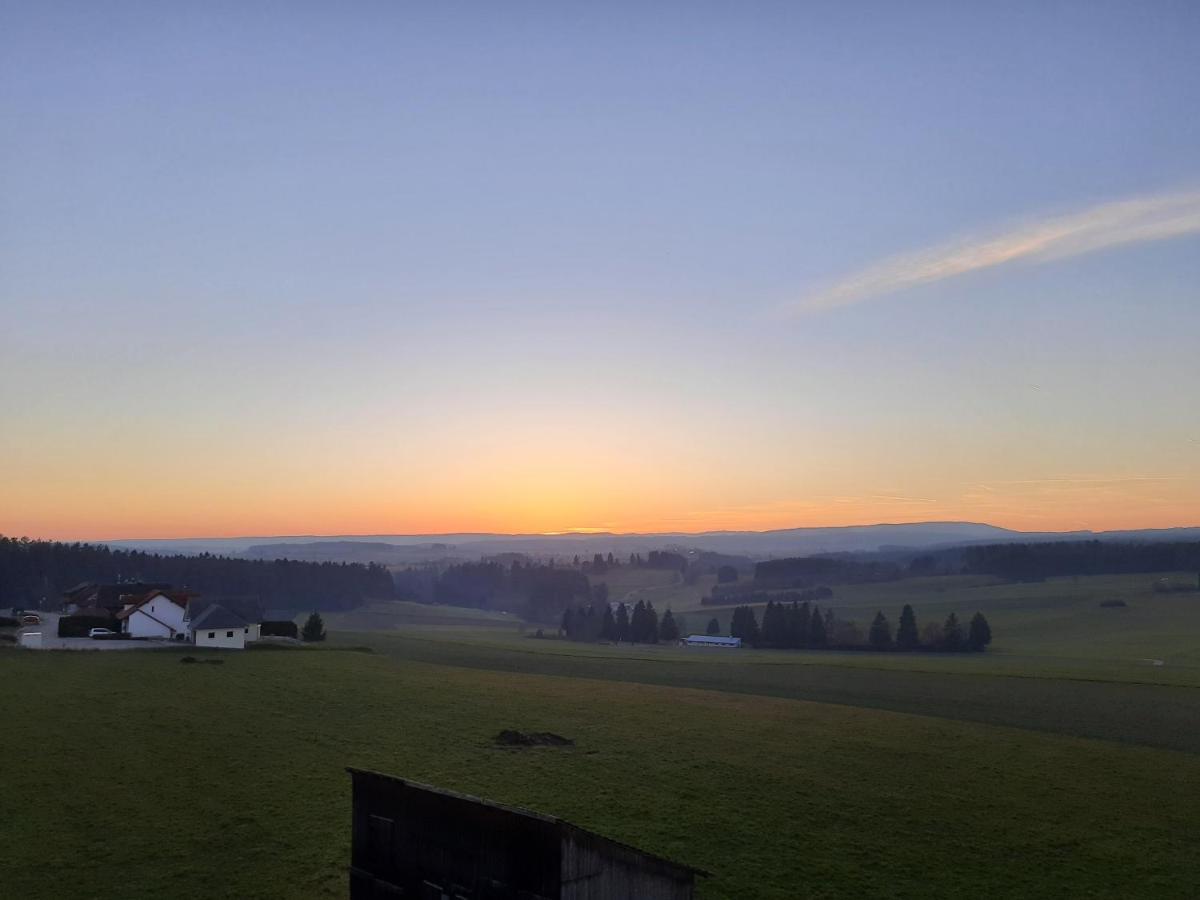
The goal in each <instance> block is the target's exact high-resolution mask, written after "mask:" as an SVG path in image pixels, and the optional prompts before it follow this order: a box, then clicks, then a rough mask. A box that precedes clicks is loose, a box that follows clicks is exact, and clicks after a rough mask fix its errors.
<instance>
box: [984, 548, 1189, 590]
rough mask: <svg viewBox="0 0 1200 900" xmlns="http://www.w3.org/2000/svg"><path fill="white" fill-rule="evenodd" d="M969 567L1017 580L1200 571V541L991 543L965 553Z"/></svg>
mask: <svg viewBox="0 0 1200 900" xmlns="http://www.w3.org/2000/svg"><path fill="white" fill-rule="evenodd" d="M962 553H963V560H964V569H965V570H966V571H968V572H971V573H975V574H983V575H997V576H999V577H1001V578H1006V579H1009V580H1011V581H1042V580H1044V579H1046V578H1050V577H1053V576H1056V575H1122V574H1139V573H1143V572H1200V541H1146V542H1137V543H1135V542H1132V541H1128V542H1127V541H1052V542H1048V543H1036V544H986V545H984V546H980V547H967V548H966V549H965V550H963V551H962Z"/></svg>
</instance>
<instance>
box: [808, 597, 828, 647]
mask: <svg viewBox="0 0 1200 900" xmlns="http://www.w3.org/2000/svg"><path fill="white" fill-rule="evenodd" d="M809 621H810V624H809V626H808V646H810V647H814V648H817V649H819V648H821V647H824V646H825V645H826V644H827V643H828V639H827V638H826V636H825V620H824V619H823V618H821V609H820V607H818V606H815V605H814V606H813V609H812V618H811V619H810V620H809Z"/></svg>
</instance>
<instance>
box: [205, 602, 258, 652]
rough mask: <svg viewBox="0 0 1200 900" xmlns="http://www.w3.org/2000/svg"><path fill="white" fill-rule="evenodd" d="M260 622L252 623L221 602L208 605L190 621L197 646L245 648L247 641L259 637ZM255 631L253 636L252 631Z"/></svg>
mask: <svg viewBox="0 0 1200 900" xmlns="http://www.w3.org/2000/svg"><path fill="white" fill-rule="evenodd" d="M258 628H259V626H258V624H257V623H254V624H252V623H250V622H247V621H246V620H245V619H243V618H242V617H241V616H239V615H238V614H237V613H235V612H233V611H232V610H228V609H226V608H225V607H223V606H221V605H220V604H219V603H214V604H212V605H211V606H209V607H207V608H206V609H205V610H204V611H203V612H201V613H200V614H199V615H198V616H196V617H195V618H194V619H190V620H189V621H188V630H189V631H190V633H191V637H192V643H193V644H195V645H196V646H197V647H224V648H227V649H233V650H243V649H245V647H246V641H254V640H257V639H258ZM252 632H253V636H251V633H252Z"/></svg>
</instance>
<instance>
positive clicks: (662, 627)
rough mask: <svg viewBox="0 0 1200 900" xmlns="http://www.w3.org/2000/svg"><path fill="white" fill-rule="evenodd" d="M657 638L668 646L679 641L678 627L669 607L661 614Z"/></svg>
mask: <svg viewBox="0 0 1200 900" xmlns="http://www.w3.org/2000/svg"><path fill="white" fill-rule="evenodd" d="M658 636H659V638H660V639H661V640H662V641H663V642H665V643H668V644H673V643H674V642H675V641H677V640H679V626H678V624H677V623H676V622H675V617H674V616H673V615H671V610H670V608H669V607H668V608H667V611H666V612H665V613H663V617H662V622H661V623H660V624H659V626H658Z"/></svg>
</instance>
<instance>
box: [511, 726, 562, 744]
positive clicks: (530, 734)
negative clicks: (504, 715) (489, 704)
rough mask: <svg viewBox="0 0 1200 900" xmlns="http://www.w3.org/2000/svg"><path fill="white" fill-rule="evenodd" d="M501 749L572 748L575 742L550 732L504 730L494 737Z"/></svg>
mask: <svg viewBox="0 0 1200 900" xmlns="http://www.w3.org/2000/svg"><path fill="white" fill-rule="evenodd" d="M495 741H496V743H497V744H499V745H500V746H501V747H574V746H575V742H574V741H573V740H571V739H570V738H565V737H563V736H562V735H561V734H555V733H554V732H552V731H514V730H512V729H511V728H505V729H504V730H503V731H501V732H500V733H499V734H498V735H496V737H495Z"/></svg>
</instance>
